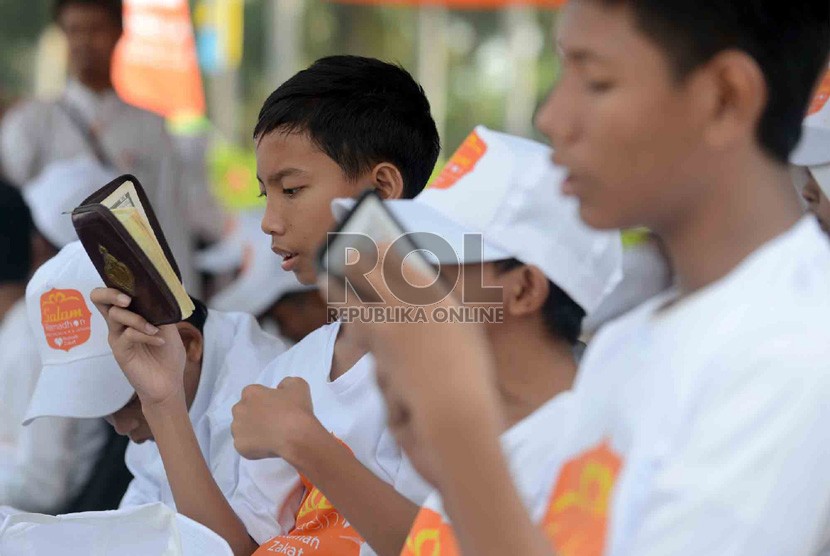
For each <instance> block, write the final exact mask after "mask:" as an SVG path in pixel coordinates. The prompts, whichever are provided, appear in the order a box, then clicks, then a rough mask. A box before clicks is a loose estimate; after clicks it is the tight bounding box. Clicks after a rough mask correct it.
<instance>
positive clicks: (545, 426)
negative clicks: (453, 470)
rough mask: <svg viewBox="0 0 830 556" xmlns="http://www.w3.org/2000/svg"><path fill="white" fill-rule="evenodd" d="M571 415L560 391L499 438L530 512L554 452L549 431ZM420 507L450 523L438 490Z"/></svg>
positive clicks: (568, 397) (566, 395) (567, 398)
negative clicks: (541, 474) (543, 474)
mask: <svg viewBox="0 0 830 556" xmlns="http://www.w3.org/2000/svg"><path fill="white" fill-rule="evenodd" d="M571 414H572V395H571V393H570V392H562V393H560V394H558V395H557V396H556V397H554V398H552V399H551V400H549V401H548V402H547V403H545V404H544V405H543V406H542V407H540V408H539V409H537V410H536V411H534V412H533V413H532V414H530V415H528V416H527V417H526V418H525V419H523V420H521V421H520V422H518V423H516V424H515V425H514V426H513V427H511V428H510V429H509V430H508V431H507V432H505V433H504V434H503V435H502V436H501V445H502V451H503V452H504V456H505V458H507V461H508V464H509V466H510V473H511V475H512V476H513V481H514V482H515V484H516V487H517V488H518V490H519V492H520V494H521V495H522V497H523V501H524V503H525V505H526V506H527V507H528V508H529V509H531V508H533V506H534V504H535V503H536V497H537V496H538V483H537V481H538V478H539V475H540V473H541V472H542V471H543V470H545V469H547V468H548V461H549V460H550V455H551V452H552V451H554V450H556V443H555V441H554V440H553V437H552V436H551V434H550V432H551V430H553V429H558V428H563V427H566V426H567V423H568V419H569V418H570V416H571ZM421 508H425V509H427V510H431V511H433V512H435V513H437V514H439V515H440V516H441V518H442V520H443V521H444V523H451V522H450V518H449V516H448V515H447V513H446V511H445V510H444V502H443V499H442V498H441V494H440V492H439V491H437V490H434V491H432V492H431V493H430V494H429V496H428V497H427V499H426V501H424V503H423V504H422V505H421Z"/></svg>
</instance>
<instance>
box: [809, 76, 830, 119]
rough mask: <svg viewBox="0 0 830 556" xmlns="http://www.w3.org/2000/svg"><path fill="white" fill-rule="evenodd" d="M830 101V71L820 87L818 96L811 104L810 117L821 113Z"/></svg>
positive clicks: (817, 92)
mask: <svg viewBox="0 0 830 556" xmlns="http://www.w3.org/2000/svg"><path fill="white" fill-rule="evenodd" d="M828 100H830V71H828V72H827V73H826V74H824V79H822V80H821V84H819V86H818V90H817V91H816V96H814V97H813V102H812V104H810V109H809V110H808V111H807V115H808V116H812V115H813V114H817V113H819V112H821V110H822V108H824V105H825V104H827V101H828Z"/></svg>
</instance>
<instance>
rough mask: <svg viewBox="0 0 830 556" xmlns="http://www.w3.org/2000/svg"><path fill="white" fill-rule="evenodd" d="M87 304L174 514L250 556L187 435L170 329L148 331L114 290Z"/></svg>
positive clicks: (179, 354) (251, 545)
mask: <svg viewBox="0 0 830 556" xmlns="http://www.w3.org/2000/svg"><path fill="white" fill-rule="evenodd" d="M91 299H92V301H93V303H95V306H96V307H97V308H98V309H99V311H101V313H102V314H103V315H104V317H105V318H106V320H107V326H108V327H109V342H110V346H111V347H112V351H113V354H114V355H115V358H116V360H117V361H118V364H119V366H120V367H121V369H122V370H123V371H124V374H125V375H126V376H127V378H128V379H129V381H130V384H132V386H133V388H135V390H136V393H137V394H138V396H139V398H140V399H141V406H142V411H143V412H144V415H145V417H146V418H147V422H148V423H149V425H150V428H151V429H152V431H153V435H154V437H155V441H156V444H157V446H158V449H159V453H160V454H161V457H162V461H163V463H164V470H165V472H166V473H167V479H168V481H169V482H170V488H171V490H172V492H173V498H174V500H175V501H176V507H177V509H178V511H179V512H180V513H182V514H184V515H186V516H188V517H190V518H191V519H193V520H195V521H198V522H199V523H201V524H203V525H205V526H206V527H208V528H210V529H212V530H213V531H215V532H216V533H217V534H219V535H220V536H222V537H223V538H224V539H225V540H226V541H227V542H228V544H229V545H230V546H231V548H232V549H233V552H234V554H235V555H237V556H243V555H244V556H248V555H250V554H252V553H253V552H254V551H255V550H256V548H257V545H256V543H255V542H254V541H253V539H251V538H250V536H249V535H248V532H247V530H246V529H245V526H244V525H243V524H242V522H241V521H240V520H239V518H238V517H237V516H236V514H235V513H234V512H233V510H232V509H231V507H230V504H228V502H227V500H226V499H225V497H224V496H223V494H222V491H221V490H220V489H219V487H218V486H217V485H216V481H215V480H214V479H213V476H212V475H211V474H210V469H209V468H208V466H207V463H206V462H205V460H204V457H203V456H202V452H201V449H200V448H199V443H198V441H197V439H196V434H195V433H194V431H193V425H192V424H191V422H190V416H189V415H188V413H187V404H186V402H185V395H184V387H183V379H182V377H183V372H184V355H185V354H184V346H183V345H182V342H181V338H180V336H179V333H178V331H177V329H176V327H175V326H173V325H167V326H162V327H160V328H156V327H154V326H151V325H150V324H148V323H147V322H146V321H145V320H144V319H143V318H142V317H140V316H139V315H136V314H135V313H132V312H130V311H128V310H126V309H125V307H127V306H128V305H129V304H130V299H129V297H127V296H126V295H124V294H122V293H120V292H118V291H117V290H113V289H104V288H99V289H96V290H94V291H93V292H92V295H91Z"/></svg>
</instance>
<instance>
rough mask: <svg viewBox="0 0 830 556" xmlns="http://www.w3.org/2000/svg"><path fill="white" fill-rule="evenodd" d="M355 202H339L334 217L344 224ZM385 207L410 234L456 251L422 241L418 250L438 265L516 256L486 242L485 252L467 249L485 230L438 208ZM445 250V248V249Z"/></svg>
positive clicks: (410, 203) (406, 203)
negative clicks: (429, 236)
mask: <svg viewBox="0 0 830 556" xmlns="http://www.w3.org/2000/svg"><path fill="white" fill-rule="evenodd" d="M354 204H355V201H354V200H353V199H335V200H334V201H333V202H332V206H331V208H332V214H333V215H334V217H335V219H336V220H338V221H342V220H343V218H345V216H346V214H348V212H349V211H350V210H351V209H352V207H354ZM384 205H385V206H386V207H387V208H388V209H389V210H390V211H391V212H392V215H393V216H394V217H395V219H397V220H398V222H399V223H400V224H401V226H402V227H403V229H404V230H405V231H407V232H411V233H417V232H424V233H429V234H433V235H436V236H438V237H440V238H441V239H443V240H444V241H445V242H446V243H447V244H448V245H449V246H450V247H451V248H452V249H451V250H447V249H446V248H445V247H446V246H442V245H427V243H428V241H423V240H422V241H418V246H419V247H421V248H423V249H425V250H426V251H427V253H426V257H427V259H428V260H429V261H430V262H432V263H433V264H434V263H439V264H446V265H458V264H472V263H482V262H492V261H501V260H505V259H511V258H513V257H514V255H512V254H510V253H508V252H507V251H505V250H503V249H501V248H500V247H497V246H495V245H493V244H492V243H491V242H488V241H487V239H485V238H482V244H481V249H480V250H479V249H477V248H476V249H472V250H470V249H465V248H464V237H465V236H468V235H470V234H480V233H482V230H473V229H471V228H467V227H465V226H463V225H461V224H459V223H457V222H455V221H454V220H452V219H451V218H449V217H447V216H445V215H444V214H443V213H441V212H439V211H437V210H435V209H434V208H432V207H430V206H428V205H426V204H424V203H421V202H418V201H415V200H410V199H406V200H394V201H385V202H384ZM442 247H443V248H442Z"/></svg>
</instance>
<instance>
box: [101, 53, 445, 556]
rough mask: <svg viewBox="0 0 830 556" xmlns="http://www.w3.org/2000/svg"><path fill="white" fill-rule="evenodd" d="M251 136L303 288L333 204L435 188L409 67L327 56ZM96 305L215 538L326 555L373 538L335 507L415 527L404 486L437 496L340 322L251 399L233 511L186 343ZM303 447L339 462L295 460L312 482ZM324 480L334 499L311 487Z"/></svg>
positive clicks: (177, 473)
mask: <svg viewBox="0 0 830 556" xmlns="http://www.w3.org/2000/svg"><path fill="white" fill-rule="evenodd" d="M254 137H255V140H256V144H257V148H256V151H257V175H258V177H259V180H260V183H261V188H262V192H263V194H264V195H266V196H267V208H266V213H265V217H264V218H263V222H262V229H263V231H265V232H266V233H267V234H268V235H270V236H271V242H272V250H273V251H274V252H275V253H277V254H278V255H280V256H281V257H282V258H283V263H282V268H283V270H288V271H293V272H294V273H295V274H296V276H297V278H298V279H299V280H300V282H302V283H304V284H307V285H311V284H313V283H315V282H316V278H317V277H316V268H315V263H316V254H317V251H318V249H319V246H320V245H321V244H322V243H323V242H324V241H325V238H326V233H327V232H328V231H329V230H330V229H331V227H332V224H333V220H334V219H333V217H332V215H331V207H330V204H331V201H332V200H333V199H335V198H339V197H354V196H357V195H358V194H360V193H361V192H362V191H363V190H364V189H365V188H367V187H372V188H374V189H375V190H376V191H378V193H379V194H380V195H381V196H383V197H385V198H400V197H407V198H411V197H413V196H415V195H416V194H417V193H419V192H420V191H421V189H423V187H424V185H425V184H426V182H427V180H428V179H429V176H430V174H431V172H432V168H433V166H434V164H435V160H436V159H437V156H438V150H439V139H438V133H437V130H436V128H435V123H434V121H433V119H432V116H431V114H430V111H429V102H428V101H427V99H426V96H425V95H424V92H423V89H422V88H421V87H420V86H419V85H418V84H417V83H416V82H415V81H414V80H413V79H412V77H411V76H410V75H409V74H408V73H407V72H406V71H405V70H403V69H402V68H400V67H397V66H393V65H391V64H387V63H384V62H380V61H378V60H374V59H370V58H361V57H353V56H334V57H330V58H324V59H322V60H319V61H317V62H316V63H315V64H313V65H312V66H311V67H309V68H308V69H307V70H304V71H302V72H300V73H298V74H297V75H295V76H294V77H293V78H291V79H289V80H288V81H287V82H286V83H284V84H283V85H281V86H280V87H279V88H278V89H277V90H276V91H275V92H274V93H273V94H272V95H271V97H269V99H268V100H266V102H265V104H264V106H263V109H262V111H261V112H260V118H259V122H258V123H257V126H256V128H255V131H254ZM92 299H93V300H94V301H95V302H96V303H97V304H98V306H99V309H100V310H101V311H102V313H103V314H106V315H107V317H108V324H109V326H110V344H111V346H112V348H113V353H114V354H115V356H116V359H117V360H118V361H119V363H120V364H121V366H122V369H123V370H124V372H125V373H126V374H127V375H128V377H129V378H130V380H131V382H132V383H133V384H134V386H136V390H137V392H138V395H139V397H140V398H141V400H142V407H143V408H144V413H145V415H146V416H147V418H148V422H149V423H150V426H151V428H152V430H153V433H154V436H155V439H156V442H157V444H158V446H159V449H160V452H161V455H162V458H163V459H164V463H165V469H166V471H167V476H168V479H169V481H170V484H171V487H172V489H173V495H174V498H175V499H176V505H177V507H178V509H179V511H180V512H182V513H184V514H186V515H187V516H189V517H191V518H193V519H195V520H196V521H199V522H200V523H203V524H204V525H206V526H208V527H210V528H211V529H213V530H214V531H215V532H217V533H219V534H220V535H221V536H222V537H224V538H225V539H226V540H227V541H228V543H229V544H230V545H231V547H232V548H233V550H234V551H235V553H236V554H251V553H253V552H254V551H256V550H257V548H258V547H259V546H260V545H261V544H263V543H265V542H266V541H268V540H269V539H271V538H273V537H275V536H281V535H282V536H287V538H283V540H282V541H280V542H282V543H283V544H285V543H289V544H288V545H286V548H285V550H284V552H285V553H291V551H292V550H293V551H294V552H295V553H300V552H299V551H300V550H304V549H306V548H308V547H315V549H320V550H321V551H320V552H319V553H321V554H323V553H327V554H352V553H353V554H357V553H358V552H359V551H360V550H361V549H362V548H363V546H364V544H363V542H362V539H361V538H360V536H359V535H357V533H356V532H355V531H354V528H353V527H351V525H350V524H349V523H348V522H347V521H346V520H344V519H343V518H342V516H341V515H340V514H339V512H338V511H337V508H339V507H341V506H343V507H346V506H349V505H354V509H355V510H356V511H351V510H349V511H350V516H356V521H360V522H361V523H367V524H369V528H371V524H372V523H373V522H374V521H373V516H374V515H375V512H376V511H377V509H378V508H382V509H383V511H388V512H389V513H391V514H395V515H402V516H403V518H402V519H409V520H410V522H411V519H412V518H413V517H414V515H411V510H410V505H409V504H408V503H407V504H405V505H401V504H400V497H399V495H398V493H397V492H396V491H395V490H394V488H395V487H399V488H401V490H402V492H404V493H405V494H408V495H410V496H412V497H413V498H414V499H415V500H416V501H420V500H421V499H423V497H425V496H426V494H427V490H428V489H427V487H426V485H423V484H414V483H420V481H407V483H406V485H396V484H395V483H396V481H397V478H398V476H404V477H409V475H408V474H404V475H401V472H400V471H399V467H400V466H401V458H400V453H399V451H398V450H397V447H396V446H395V445H394V442H393V441H392V440H391V437H390V436H389V435H388V434H385V433H386V429H385V426H384V409H383V404H382V401H381V397H380V393H379V392H378V391H377V388H376V386H375V384H374V376H373V374H372V365H371V361H370V358H369V357H368V356H367V353H366V350H365V349H364V348H362V347H361V346H359V345H357V344H355V343H354V341H353V339H352V332H351V329H352V327H351V326H340V325H339V323H335V324H333V325H328V326H326V327H323V328H321V329H319V330H318V331H316V332H314V333H312V334H311V335H309V336H307V337H306V338H305V339H304V340H303V341H301V342H300V343H299V344H297V345H296V346H294V348H292V349H291V350H290V351H289V352H287V353H286V354H285V356H283V357H281V358H278V359H277V360H276V361H274V362H273V364H272V365H271V366H269V368H268V369H266V370H265V371H264V373H263V375H262V376H261V377H260V382H262V383H264V384H265V385H262V386H252V387H249V388H247V389H246V390H245V392H243V400H246V401H247V403H246V404H245V407H246V408H247V411H246V412H245V413H246V414H247V415H248V417H249V418H248V419H246V420H245V425H240V423H235V424H234V430H233V433H234V442H235V445H236V447H237V449H238V450H239V451H240V452H241V453H242V454H243V455H245V456H246V457H248V458H252V459H253V458H266V459H265V461H253V462H246V461H243V462H242V463H241V464H240V479H239V481H240V484H239V487H238V488H237V493H236V494H235V495H234V496H233V505H231V504H229V503H228V501H227V500H226V498H225V496H223V493H222V492H221V490H220V489H218V488H217V487H216V484H215V482H214V481H213V479H212V478H211V477H210V474H209V472H208V470H207V469H206V467H205V464H204V459H203V458H202V457H201V455H200V454H199V453H198V451H197V450H196V446H195V438H194V436H193V433H192V427H191V426H190V424H189V422H188V421H187V420H186V419H185V418H184V409H185V408H184V405H183V403H182V402H183V400H182V392H181V387H180V379H179V377H180V375H181V372H182V359H183V356H182V351H183V350H182V346H181V342H180V341H179V340H178V338H177V337H176V335H175V331H174V330H172V329H171V328H170V327H160V329H157V328H155V327H151V326H149V325H148V324H147V323H146V322H145V321H144V319H142V318H141V317H139V316H138V315H136V314H134V313H132V312H130V311H127V310H126V309H125V308H126V307H127V306H128V305H129V303H130V299H129V298H128V297H127V296H123V294H119V293H118V292H117V291H114V290H96V291H95V292H93V294H92ZM286 376H288V377H291V378H287V379H286V378H285V377H286ZM298 377H302V378H298ZM283 379H285V380H283ZM266 385H267V386H266ZM275 386H276V387H277V388H276V389H274V387H275ZM309 386H310V387H309ZM312 408H313V409H312ZM300 422H302V423H303V424H308V423H309V422H311V423H316V425H315V428H314V429H313V430H314V431H315V432H319V431H320V430H321V429H322V430H324V431H327V432H326V434H324V435H314V436H313V437H298V435H296V434H295V433H296V431H298V430H308V429H300V428H299V427H296V426H294V425H298V424H299V423H300ZM344 424H348V426H346V427H345V428H344ZM332 431H333V432H335V435H336V436H337V438H338V439H339V440H340V441H341V442H342V443H343V444H345V445H346V446H345V447H344V446H343V444H341V443H340V442H338V441H337V439H335V438H334V437H333V436H332V435H331V434H328V433H329V432H332ZM306 440H314V441H315V442H317V443H319V451H323V450H325V451H326V452H327V453H328V454H329V455H330V456H331V457H330V458H327V459H326V463H332V461H333V460H334V459H336V461H337V463H338V465H337V466H335V469H334V470H332V469H331V468H330V467H328V468H326V469H319V470H318V469H306V468H305V466H303V465H299V462H295V464H297V468H298V470H299V471H301V472H302V474H303V475H304V477H306V478H307V479H310V481H309V480H306V481H305V483H303V482H301V479H300V477H299V476H298V475H297V470H295V469H294V468H293V467H291V466H290V465H288V464H287V463H286V460H290V459H291V458H290V455H289V454H288V453H286V452H285V451H284V449H288V450H290V449H291V445H292V443H293V442H295V441H300V442H303V441H306ZM278 458H279V459H278ZM347 470H348V471H347ZM318 471H319V472H318ZM377 473H380V476H381V478H383V479H384V481H382V482H380V484H378V482H376V479H375V477H376V476H377V475H376V474H377ZM323 482H325V483H326V485H327V488H326V491H327V492H326V494H327V497H328V498H329V499H331V503H329V502H328V501H327V500H325V498H323V497H322V496H320V494H319V491H318V490H317V488H315V485H316V486H320V487H321V488H322V485H321V484H319V483H323ZM312 483H313V484H312ZM295 490H296V494H297V495H296V496H292V495H291V494H292V493H293V492H295ZM355 493H357V495H355ZM301 503H302V506H301ZM332 505H333V506H332ZM285 516H287V519H286V520H283V519H282V517H285ZM364 520H365V521H364ZM361 530H367V529H366V528H365V527H363V526H362V525H361ZM381 534H382V532H381ZM272 548H273V546H272V545H263V546H262V547H261V548H259V549H260V550H262V551H263V552H265V553H268V552H272V551H273V550H272ZM280 550H282V548H280Z"/></svg>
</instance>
